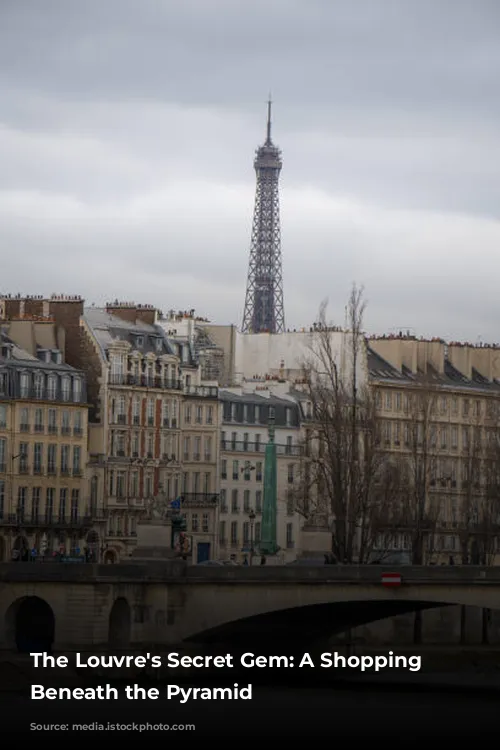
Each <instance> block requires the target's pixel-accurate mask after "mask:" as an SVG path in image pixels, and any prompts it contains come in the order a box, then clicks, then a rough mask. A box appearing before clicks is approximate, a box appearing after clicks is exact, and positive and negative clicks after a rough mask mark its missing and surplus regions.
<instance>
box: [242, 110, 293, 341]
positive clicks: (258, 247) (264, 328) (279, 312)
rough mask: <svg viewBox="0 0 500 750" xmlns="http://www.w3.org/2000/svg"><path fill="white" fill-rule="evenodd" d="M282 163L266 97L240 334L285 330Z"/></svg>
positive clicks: (257, 162)
mask: <svg viewBox="0 0 500 750" xmlns="http://www.w3.org/2000/svg"><path fill="white" fill-rule="evenodd" d="M281 166H282V162H281V151H280V150H279V148H278V147H277V146H275V145H274V143H273V142H272V139H271V100H269V101H268V103H267V137H266V142H265V143H264V145H263V146H261V147H260V148H258V149H257V152H256V157H255V161H254V167H255V173H256V175H257V187H256V191H255V208H254V215H253V225H252V242H251V247H250V261H249V264H248V278H247V292H246V297H245V311H244V313H243V325H242V332H243V333H283V332H284V330H285V312H284V308H283V275H282V269H281V231H280V205H279V187H278V183H279V176H280V172H281Z"/></svg>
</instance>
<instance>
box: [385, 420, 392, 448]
mask: <svg viewBox="0 0 500 750" xmlns="http://www.w3.org/2000/svg"><path fill="white" fill-rule="evenodd" d="M391 430H392V423H391V422H384V443H385V444H386V445H390V444H391Z"/></svg>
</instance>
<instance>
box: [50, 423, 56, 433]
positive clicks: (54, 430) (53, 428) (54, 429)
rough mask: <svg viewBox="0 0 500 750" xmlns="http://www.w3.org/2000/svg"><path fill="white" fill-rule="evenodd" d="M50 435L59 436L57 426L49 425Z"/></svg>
mask: <svg viewBox="0 0 500 750" xmlns="http://www.w3.org/2000/svg"><path fill="white" fill-rule="evenodd" d="M49 435H57V425H55V424H49Z"/></svg>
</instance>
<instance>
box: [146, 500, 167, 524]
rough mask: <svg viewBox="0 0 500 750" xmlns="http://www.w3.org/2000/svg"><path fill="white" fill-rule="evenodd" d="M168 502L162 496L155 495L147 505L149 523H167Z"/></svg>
mask: <svg viewBox="0 0 500 750" xmlns="http://www.w3.org/2000/svg"><path fill="white" fill-rule="evenodd" d="M167 511H168V501H167V500H166V498H165V497H163V496H162V495H155V496H154V497H152V498H151V499H150V500H149V501H148V504H147V510H146V513H147V518H148V520H149V521H165V520H166V518H167Z"/></svg>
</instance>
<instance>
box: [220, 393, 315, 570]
mask: <svg viewBox="0 0 500 750" xmlns="http://www.w3.org/2000/svg"><path fill="white" fill-rule="evenodd" d="M246 387H247V389H250V388H252V384H250V383H247V385H246ZM258 388H260V389H261V390H260V391H259V390H253V391H252V390H250V392H249V391H248V390H247V391H246V392H245V390H244V389H243V388H231V389H227V390H221V391H220V394H219V396H220V399H221V403H222V408H223V413H222V427H221V446H220V519H219V546H220V553H221V556H222V557H225V558H228V557H231V556H234V558H235V559H236V560H242V559H243V558H244V557H245V556H248V553H249V552H250V550H251V549H252V548H253V549H257V548H258V545H259V541H260V535H261V524H262V504H263V496H264V492H263V490H264V486H263V480H264V451H265V447H266V444H267V442H268V423H269V416H270V415H271V414H272V415H274V419H275V443H276V445H277V461H278V466H277V474H278V518H277V536H278V539H277V542H278V545H279V546H280V548H281V552H280V559H281V560H282V561H283V562H289V561H291V560H294V559H295V558H296V556H297V549H296V545H297V542H298V540H299V532H300V518H299V516H298V515H297V513H296V512H295V502H294V495H293V487H294V482H295V480H296V476H297V474H298V469H299V460H300V452H301V447H300V424H301V412H300V405H299V404H298V403H297V402H296V401H294V400H292V399H291V398H284V397H279V396H274V395H272V392H271V391H270V390H269V388H270V385H269V384H265V383H263V384H262V383H261V384H260V385H259V384H255V383H254V384H253V389H258Z"/></svg>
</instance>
